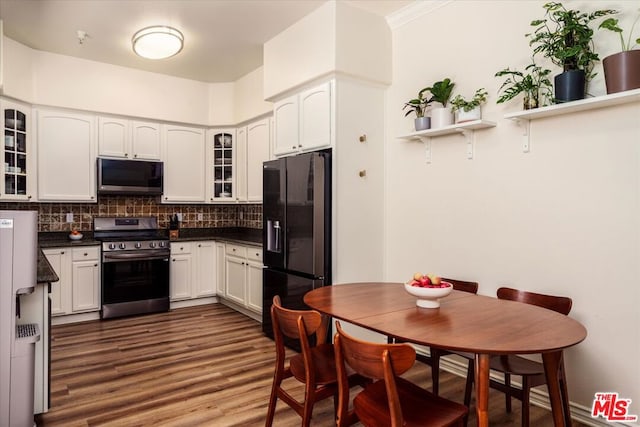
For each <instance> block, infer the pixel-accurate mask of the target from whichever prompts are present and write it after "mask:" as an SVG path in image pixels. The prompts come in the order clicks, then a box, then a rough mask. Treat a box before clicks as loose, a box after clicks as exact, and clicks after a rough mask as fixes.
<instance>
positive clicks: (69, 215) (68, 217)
mask: <svg viewBox="0 0 640 427" xmlns="http://www.w3.org/2000/svg"><path fill="white" fill-rule="evenodd" d="M67 222H73V214H72V213H71V212H69V213H67Z"/></svg>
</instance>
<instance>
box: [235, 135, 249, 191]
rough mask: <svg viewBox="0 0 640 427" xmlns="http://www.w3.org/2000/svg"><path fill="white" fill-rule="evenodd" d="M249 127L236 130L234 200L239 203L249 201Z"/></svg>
mask: <svg viewBox="0 0 640 427" xmlns="http://www.w3.org/2000/svg"><path fill="white" fill-rule="evenodd" d="M248 154H249V153H248V149H247V127H246V126H244V127H241V128H238V129H237V130H236V156H235V162H234V164H233V165H234V171H233V172H234V175H235V183H236V185H235V188H234V199H235V200H236V201H237V202H246V201H247V156H248Z"/></svg>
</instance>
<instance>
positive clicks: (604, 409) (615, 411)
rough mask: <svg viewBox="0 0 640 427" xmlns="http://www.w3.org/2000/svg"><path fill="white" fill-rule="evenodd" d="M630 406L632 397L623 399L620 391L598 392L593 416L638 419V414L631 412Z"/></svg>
mask: <svg viewBox="0 0 640 427" xmlns="http://www.w3.org/2000/svg"><path fill="white" fill-rule="evenodd" d="M629 406H631V399H621V398H620V397H618V393H596V397H595V399H593V407H592V408H591V416H592V417H593V418H597V417H604V418H605V419H606V420H607V421H638V416H637V415H631V414H629Z"/></svg>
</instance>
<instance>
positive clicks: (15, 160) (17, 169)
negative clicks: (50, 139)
mask: <svg viewBox="0 0 640 427" xmlns="http://www.w3.org/2000/svg"><path fill="white" fill-rule="evenodd" d="M0 110H1V116H0V128H1V129H3V132H2V134H3V135H4V140H3V144H2V150H0V153H3V154H2V158H3V159H4V160H3V163H2V165H0V166H1V169H0V170H1V171H2V172H1V173H0V175H1V176H0V200H15V201H34V200H35V199H36V197H35V195H36V188H35V187H36V175H37V174H36V156H35V150H34V148H35V144H34V143H33V135H32V133H31V129H32V123H31V107H28V106H26V105H23V104H19V103H15V102H11V101H7V100H4V99H0Z"/></svg>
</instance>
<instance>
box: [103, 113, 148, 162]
mask: <svg viewBox="0 0 640 427" xmlns="http://www.w3.org/2000/svg"><path fill="white" fill-rule="evenodd" d="M98 154H99V155H100V156H104V157H119V158H125V159H140V160H158V159H160V125H159V124H158V123H153V122H141V121H134V120H127V119H122V118H117V117H104V116H101V117H98Z"/></svg>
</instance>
